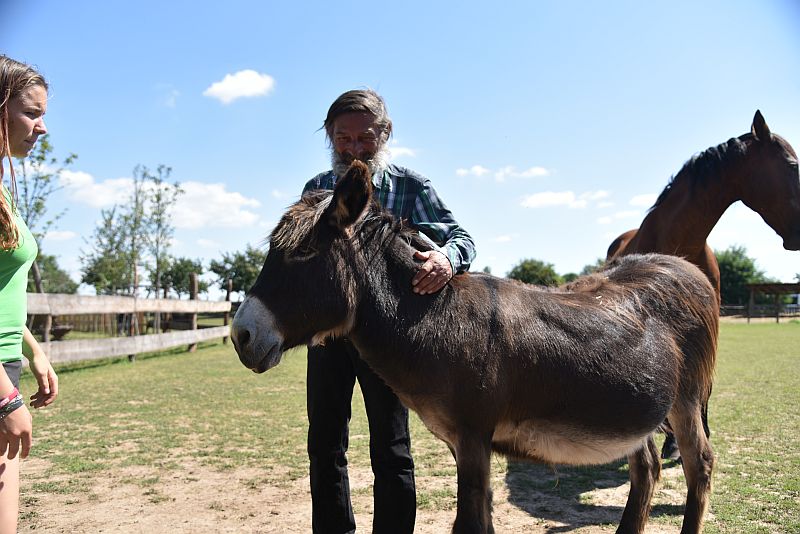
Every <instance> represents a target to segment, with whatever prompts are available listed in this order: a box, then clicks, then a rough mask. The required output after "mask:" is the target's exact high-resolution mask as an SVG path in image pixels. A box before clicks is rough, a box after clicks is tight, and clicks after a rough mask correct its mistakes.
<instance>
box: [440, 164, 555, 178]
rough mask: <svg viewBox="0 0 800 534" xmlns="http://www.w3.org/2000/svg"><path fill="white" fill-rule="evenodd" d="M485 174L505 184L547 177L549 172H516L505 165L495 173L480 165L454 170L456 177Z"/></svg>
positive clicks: (541, 170) (530, 170) (543, 170)
mask: <svg viewBox="0 0 800 534" xmlns="http://www.w3.org/2000/svg"><path fill="white" fill-rule="evenodd" d="M487 174H493V175H494V179H495V180H497V181H498V182H505V181H506V180H507V179H508V178H539V177H541V176H549V175H550V171H549V170H547V169H545V168H544V167H530V168H528V169H525V170H524V171H518V170H517V169H516V167H514V166H511V165H506V166H505V167H501V168H500V169H498V170H496V171H492V170H491V169H487V168H486V167H484V166H482V165H473V166H472V167H469V168H466V167H461V168H459V169H456V175H458V176H478V177H480V176H485V175H487Z"/></svg>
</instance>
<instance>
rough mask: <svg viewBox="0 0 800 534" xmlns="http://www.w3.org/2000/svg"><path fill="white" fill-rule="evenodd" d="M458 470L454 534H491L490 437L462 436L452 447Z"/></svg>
mask: <svg viewBox="0 0 800 534" xmlns="http://www.w3.org/2000/svg"><path fill="white" fill-rule="evenodd" d="M454 449H455V450H454V456H455V459H456V467H457V469H458V510H457V512H456V521H455V523H453V534H494V528H493V527H492V489H491V488H490V487H489V457H490V456H491V437H490V436H486V435H478V434H468V435H462V436H461V437H460V439H459V441H458V444H457V445H456V446H455V447H454Z"/></svg>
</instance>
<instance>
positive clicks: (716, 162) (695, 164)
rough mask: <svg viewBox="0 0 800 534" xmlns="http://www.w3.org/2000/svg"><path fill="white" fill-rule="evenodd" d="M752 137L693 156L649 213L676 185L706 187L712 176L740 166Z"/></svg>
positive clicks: (748, 134) (727, 142) (728, 142)
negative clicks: (734, 166)
mask: <svg viewBox="0 0 800 534" xmlns="http://www.w3.org/2000/svg"><path fill="white" fill-rule="evenodd" d="M752 137H753V134H751V133H746V134H744V135H741V136H739V137H733V138H731V139H728V141H726V142H724V143H721V144H719V145H717V146H712V147H710V148H708V149H706V150H704V151H703V152H700V153H699V154H695V155H694V156H692V157H691V158H690V159H689V161H687V162H686V163H684V164H683V167H681V170H680V171H678V174H676V175H674V176H673V177H672V178H670V181H669V183H668V184H667V186H666V187H665V188H664V190H663V191H661V194H660V195H658V198H657V199H656V202H655V204H653V206H652V207H651V208H650V210H649V211H653V210H654V209H656V208H657V207H658V206H660V205H661V204H662V203H663V202H664V200H666V198H667V197H668V196H669V194H670V192H672V190H673V189H674V187H675V185H676V184H678V183H681V184H682V183H686V184H688V185H689V187H690V188H693V187H695V186H697V185H700V186H706V185H707V184H708V181H709V179H710V178H711V177H712V176H715V175H718V174H720V173H721V172H722V171H724V170H725V169H727V168H728V167H730V166H732V165H736V164H738V163H739V161H740V160H741V158H742V157H743V156H744V155H745V154H746V152H747V147H748V141H749V140H750V139H751V138H752Z"/></svg>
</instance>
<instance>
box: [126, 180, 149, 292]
mask: <svg viewBox="0 0 800 534" xmlns="http://www.w3.org/2000/svg"><path fill="white" fill-rule="evenodd" d="M148 176H149V171H148V170H147V167H145V166H144V165H137V166H136V167H134V169H133V189H132V190H131V194H130V196H129V197H128V202H126V203H125V204H124V205H123V211H122V213H121V215H120V219H121V223H122V230H123V233H124V241H123V242H124V243H125V245H124V247H125V258H126V259H127V261H128V269H129V271H130V274H129V279H130V282H131V288H130V290H129V293H131V294H132V295H136V293H137V291H138V290H139V267H140V266H141V264H142V260H143V256H144V249H145V246H146V245H147V236H146V234H145V231H146V230H147V213H146V211H145V210H146V203H147V191H146V184H147V181H148Z"/></svg>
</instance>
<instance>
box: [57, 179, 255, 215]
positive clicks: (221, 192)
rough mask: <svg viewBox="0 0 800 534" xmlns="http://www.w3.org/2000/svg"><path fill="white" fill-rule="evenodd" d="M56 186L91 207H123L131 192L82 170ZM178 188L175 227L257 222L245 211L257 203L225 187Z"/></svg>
mask: <svg viewBox="0 0 800 534" xmlns="http://www.w3.org/2000/svg"><path fill="white" fill-rule="evenodd" d="M59 184H60V185H62V186H63V187H64V189H65V190H66V192H67V195H68V196H69V198H70V199H71V200H73V201H74V202H76V203H79V204H85V205H89V206H91V207H94V208H109V207H111V206H113V205H114V204H124V203H125V202H127V201H128V198H129V196H130V194H131V191H132V189H133V179H131V178H113V179H109V180H104V181H102V182H96V181H95V179H94V177H93V176H92V175H91V174H89V173H86V172H83V171H62V172H61V174H60V175H59ZM180 185H181V189H182V190H183V194H181V195H179V196H178V200H177V202H176V203H175V206H174V207H173V211H172V222H173V223H174V224H175V227H176V228H189V229H197V228H206V227H224V228H241V227H246V226H251V225H253V224H257V223H259V221H260V216H259V215H258V214H256V213H254V212H252V211H250V210H248V209H247V208H257V207H259V206H260V205H261V204H260V203H259V202H258V201H257V200H255V199H252V198H248V197H245V196H244V195H242V194H241V193H237V192H233V191H227V190H226V186H225V184H219V183H217V184H207V183H201V182H194V181H188V182H181V184H180Z"/></svg>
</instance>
